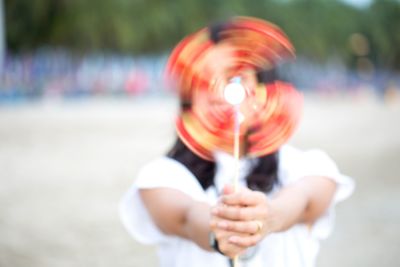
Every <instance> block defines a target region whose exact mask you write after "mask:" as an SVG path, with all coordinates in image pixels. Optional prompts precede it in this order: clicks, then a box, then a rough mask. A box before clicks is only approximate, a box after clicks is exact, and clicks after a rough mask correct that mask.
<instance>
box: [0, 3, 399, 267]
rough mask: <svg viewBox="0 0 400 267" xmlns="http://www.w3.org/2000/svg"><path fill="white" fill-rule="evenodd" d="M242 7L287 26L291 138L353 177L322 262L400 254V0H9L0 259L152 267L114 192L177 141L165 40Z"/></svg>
mask: <svg viewBox="0 0 400 267" xmlns="http://www.w3.org/2000/svg"><path fill="white" fill-rule="evenodd" d="M233 15H246V16H255V17H259V18H263V19H267V20H269V21H272V22H274V23H276V24H277V25H279V26H280V27H281V28H282V29H283V30H284V31H285V32H286V33H287V35H288V36H289V37H290V39H291V40H292V41H293V43H294V45H295V47H296V50H297V60H296V62H294V63H292V64H290V66H289V65H288V66H285V68H284V69H283V71H284V72H285V75H286V76H287V77H288V78H289V79H290V80H291V81H292V82H293V83H294V84H295V85H296V86H297V87H298V88H299V90H302V91H303V92H304V94H305V111H304V119H303V121H302V124H301V125H300V127H299V130H298V131H297V133H296V134H295V136H294V138H293V139H292V140H291V143H292V144H294V145H296V146H298V147H300V148H303V149H308V148H314V147H318V148H322V149H324V150H325V151H327V152H328V154H330V155H331V156H332V157H333V158H334V159H335V161H336V162H337V164H338V165H339V167H340V169H341V170H342V172H343V173H346V174H348V175H349V176H351V177H354V179H355V181H356V183H357V189H356V192H355V193H354V195H353V196H352V198H351V199H349V200H347V201H346V202H344V203H343V204H340V205H339V206H338V208H337V222H336V223H337V225H336V228H335V232H334V233H333V235H332V236H331V238H329V239H328V240H326V241H324V242H323V245H322V250H321V254H320V257H319V260H318V266H320V267H333V266H343V267H347V266H348V267H350V266H352V267H354V266H364V267H368V266H371V267H372V266H374V267H375V266H388V267H389V266H398V263H399V262H400V255H399V253H398V252H399V251H400V241H399V240H400V230H399V229H398V225H400V205H399V203H400V202H399V201H400V181H399V178H398V173H400V165H399V164H398V162H399V160H400V72H399V70H400V34H399V33H400V31H399V29H400V1H397V0H363V1H361V0H359V1H357V0H352V1H350V0H346V1H345V0H341V1H339V0H336V1H335V0H281V1H278V0H262V1H261V0H260V1H244V0H231V1H229V2H228V1H216V0H201V1H200V0H192V1H184V0H175V1H172V0H171V1H161V0H147V1H143V0H97V1H88V0H68V1H67V0H58V1H54V0H35V1H26V0H0V170H1V172H0V266H2V267H3V266H6V267H7V266H13V267H22V266H24V267H25V266H32V267H36V266H41V267H47V266H52V267H58V266H150V267H151V266H152V267H155V266H157V258H156V254H155V251H154V248H153V247H148V246H142V245H139V244H138V243H136V242H135V241H134V240H132V239H131V238H130V237H129V236H128V234H127V232H125V230H124V229H123V228H122V226H121V223H120V222H119V218H118V213H117V205H118V201H119V198H120V197H121V196H122V194H123V193H124V192H125V191H126V190H127V189H128V187H129V186H130V184H131V183H132V181H133V180H134V178H135V175H136V173H137V171H138V169H139V168H140V166H141V165H142V164H144V163H145V162H146V161H148V160H150V159H152V158H154V157H156V156H158V155H161V154H163V153H165V151H166V150H167V149H168V147H169V146H170V145H171V143H172V142H173V139H174V127H173V121H174V117H175V115H176V110H177V109H176V106H177V105H176V104H177V101H176V98H175V96H174V95H173V94H171V92H169V91H168V90H166V89H165V88H164V86H163V82H162V72H163V68H164V65H165V62H166V59H167V57H168V54H169V52H170V51H171V49H172V48H173V46H174V45H175V44H176V43H177V42H178V41H179V40H180V39H182V38H183V37H184V36H185V35H187V34H189V33H191V32H193V31H195V30H198V29H199V28H201V27H204V26H206V25H210V24H212V23H215V22H219V21H223V20H224V19H226V18H228V17H230V16H233Z"/></svg>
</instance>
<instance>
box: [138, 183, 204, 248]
mask: <svg viewBox="0 0 400 267" xmlns="http://www.w3.org/2000/svg"><path fill="white" fill-rule="evenodd" d="M140 196H141V198H142V200H143V203H144V205H145V206H146V208H147V210H148V211H149V213H150V215H151V217H152V219H153V221H154V222H155V224H156V225H157V226H158V228H159V229H160V230H161V231H162V232H163V233H165V234H167V235H176V236H180V237H183V238H186V239H189V240H192V241H193V242H195V243H196V244H197V245H199V246H200V247H201V248H203V249H206V250H211V248H210V246H209V244H208V243H209V242H208V233H209V231H210V227H209V220H210V206H209V205H208V204H206V203H204V202H199V201H195V200H193V199H192V198H191V197H189V196H188V195H186V194H184V193H182V192H180V191H178V190H175V189H169V188H155V189H141V190H140Z"/></svg>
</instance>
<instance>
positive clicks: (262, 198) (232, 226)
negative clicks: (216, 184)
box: [211, 186, 276, 252]
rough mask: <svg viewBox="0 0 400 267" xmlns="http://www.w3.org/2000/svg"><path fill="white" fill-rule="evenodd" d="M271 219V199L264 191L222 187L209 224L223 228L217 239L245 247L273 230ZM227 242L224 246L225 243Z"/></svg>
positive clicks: (217, 228)
mask: <svg viewBox="0 0 400 267" xmlns="http://www.w3.org/2000/svg"><path fill="white" fill-rule="evenodd" d="M275 224H276V223H275V220H274V214H273V209H272V207H271V203H270V201H269V200H268V198H267V197H266V195H265V194H264V193H261V192H257V191H251V190H249V189H247V188H241V189H240V190H239V191H238V192H235V193H234V192H233V188H232V187H231V186H226V187H225V188H224V192H223V195H222V197H221V199H220V202H219V203H218V204H217V205H216V206H215V207H214V208H213V209H212V223H211V227H212V229H213V230H214V231H215V233H218V232H221V233H222V232H223V233H224V234H223V235H222V234H221V236H220V237H221V238H220V239H219V237H218V236H217V239H218V241H219V242H221V243H223V244H225V243H226V244H228V245H229V246H235V247H238V248H241V251H240V252H242V251H244V250H246V249H247V248H248V247H252V246H254V245H256V244H257V243H258V242H260V241H261V240H262V239H263V238H264V237H265V236H266V235H267V234H268V233H270V232H272V231H274V229H275ZM228 245H227V246H228Z"/></svg>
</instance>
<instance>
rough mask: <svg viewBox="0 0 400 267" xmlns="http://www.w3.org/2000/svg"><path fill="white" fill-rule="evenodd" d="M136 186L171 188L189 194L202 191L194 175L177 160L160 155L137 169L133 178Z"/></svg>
mask: <svg viewBox="0 0 400 267" xmlns="http://www.w3.org/2000/svg"><path fill="white" fill-rule="evenodd" d="M135 186H136V187H138V188H142V189H144V188H160V187H163V188H171V189H177V190H180V191H183V192H185V193H190V194H199V193H200V192H203V190H202V188H201V186H200V184H199V183H198V181H197V179H196V177H195V176H194V175H193V173H192V172H190V171H189V170H188V169H187V168H186V167H185V166H184V165H183V164H181V163H180V162H179V161H177V160H175V159H172V158H169V157H167V156H162V157H158V158H155V159H153V160H151V161H149V162H148V163H146V164H145V165H143V167H142V168H141V169H140V170H139V173H138V175H137V177H136V179H135Z"/></svg>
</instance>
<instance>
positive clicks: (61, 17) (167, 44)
mask: <svg viewBox="0 0 400 267" xmlns="http://www.w3.org/2000/svg"><path fill="white" fill-rule="evenodd" d="M5 14H6V40H7V47H8V49H9V50H10V51H13V52H24V51H29V50H31V49H36V48H40V47H43V46H50V47H66V48H69V49H72V50H74V51H76V52H86V51H93V50H97V51H113V52H121V53H155V52H163V51H166V50H168V49H170V48H171V47H173V45H174V44H176V43H177V42H178V41H179V40H180V39H182V38H183V37H184V36H185V35H187V34H189V33H191V32H193V31H195V30H197V29H199V28H201V27H203V26H204V25H209V24H211V23H213V22H218V21H223V20H225V19H226V18H228V17H230V16H233V15H246V16H255V17H259V18H264V19H267V20H269V21H272V22H274V23H276V24H278V25H279V26H280V27H281V28H283V29H284V31H285V32H286V33H287V34H288V36H289V37H290V38H291V39H292V41H293V43H294V45H295V46H296V49H297V50H298V53H299V54H300V55H304V56H307V57H308V58H311V59H313V60H316V61H318V62H324V61H326V60H328V59H330V58H332V57H336V56H339V57H340V58H342V59H344V61H345V62H347V64H349V65H351V64H352V62H353V61H354V57H355V55H354V53H353V52H352V50H351V48H350V46H349V38H350V36H351V35H352V34H353V33H361V34H363V35H364V36H366V38H367V40H368V41H369V46H370V53H369V54H368V55H367V56H368V57H369V58H370V59H371V60H372V61H373V62H374V63H375V65H377V66H378V67H384V68H389V69H394V70H399V69H400V31H399V29H400V3H399V1H397V0H375V1H374V2H373V3H372V4H371V5H370V6H369V7H366V8H362V9H359V8H355V7H353V6H349V5H346V4H344V3H342V2H340V1H334V0H285V1H283V0H281V1H278V0H263V1H255V0H230V1H219V0H190V1H187V0H175V1H172V0H97V1H90V0H35V1H26V0H5Z"/></svg>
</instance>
